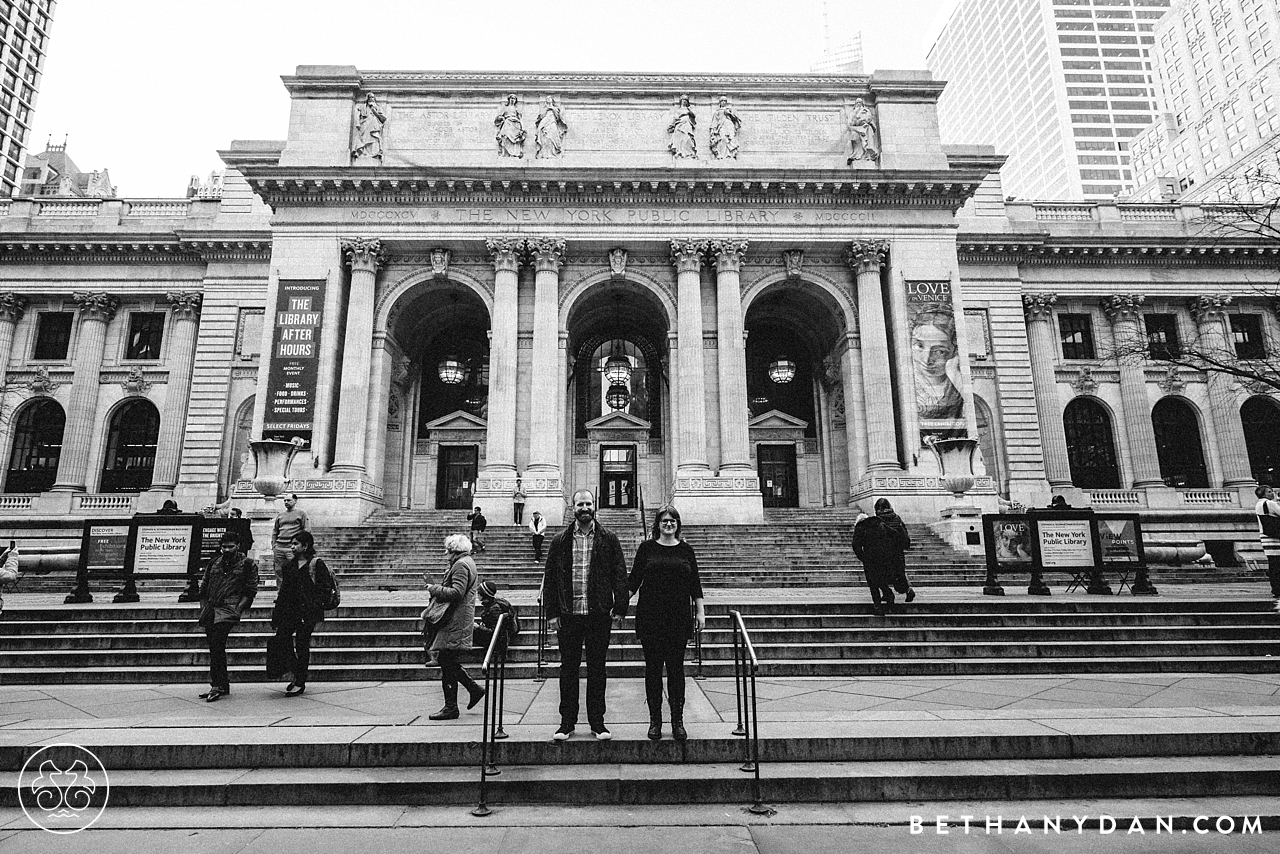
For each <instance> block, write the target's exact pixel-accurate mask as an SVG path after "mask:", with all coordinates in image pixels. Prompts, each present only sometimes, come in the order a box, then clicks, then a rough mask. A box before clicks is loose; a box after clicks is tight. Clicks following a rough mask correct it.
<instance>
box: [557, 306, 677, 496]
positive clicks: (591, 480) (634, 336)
mask: <svg viewBox="0 0 1280 854" xmlns="http://www.w3.org/2000/svg"><path fill="white" fill-rule="evenodd" d="M568 329H569V359H570V360H571V361H570V365H569V370H570V377H569V389H568V395H567V398H566V399H567V400H568V401H570V403H571V405H570V406H569V407H567V408H568V410H569V411H568V412H567V413H566V415H567V417H568V418H569V419H570V423H569V424H567V425H566V427H567V433H568V435H569V436H571V437H572V439H571V442H572V445H571V447H570V448H569V449H568V453H567V455H566V458H567V459H569V460H570V464H569V467H568V469H569V472H568V475H569V476H568V478H567V484H568V485H570V486H572V488H580V487H586V488H589V489H592V490H594V491H595V493H596V501H597V504H598V506H599V507H601V508H604V509H609V508H615V509H633V508H636V507H638V506H639V505H640V504H641V503H642V501H643V503H645V504H646V505H647V506H655V505H657V504H658V503H660V502H661V501H662V500H664V498H665V497H666V496H667V494H668V492H669V483H670V465H669V460H670V456H669V454H668V442H667V441H666V440H667V437H668V436H669V433H670V431H669V427H670V412H669V407H668V404H667V399H668V396H669V394H668V393H669V389H670V382H669V377H668V376H667V368H666V366H667V347H666V342H667V330H668V325H667V322H666V312H665V311H664V310H663V307H662V305H661V304H660V303H659V302H658V300H657V299H656V298H655V297H654V295H653V294H652V293H651V292H650V291H648V290H647V289H645V288H643V287H641V286H640V285H638V284H636V283H634V282H629V281H625V280H611V281H608V282H603V283H600V284H597V285H595V286H593V287H592V288H591V289H590V290H589V291H587V292H586V293H585V294H584V295H583V296H582V297H581V298H580V299H579V300H578V301H577V302H576V303H575V304H574V305H573V307H572V309H571V310H570V312H569V316H568Z"/></svg>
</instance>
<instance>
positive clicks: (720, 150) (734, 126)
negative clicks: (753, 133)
mask: <svg viewBox="0 0 1280 854" xmlns="http://www.w3.org/2000/svg"><path fill="white" fill-rule="evenodd" d="M741 129H742V121H741V120H740V119H739V118H738V114H737V113H736V112H734V110H733V107H731V106H729V99H728V98H725V97H723V96H721V98H720V104H719V106H717V107H716V111H715V112H714V113H713V114H712V115H711V156H712V157H714V158H715V159H716V160H737V159H738V131H739V130H741Z"/></svg>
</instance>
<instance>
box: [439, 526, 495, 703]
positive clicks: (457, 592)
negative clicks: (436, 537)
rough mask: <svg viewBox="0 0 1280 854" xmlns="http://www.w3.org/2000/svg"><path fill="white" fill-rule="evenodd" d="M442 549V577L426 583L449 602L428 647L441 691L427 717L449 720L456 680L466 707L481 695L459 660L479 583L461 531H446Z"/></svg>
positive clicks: (481, 690) (466, 647)
mask: <svg viewBox="0 0 1280 854" xmlns="http://www.w3.org/2000/svg"><path fill="white" fill-rule="evenodd" d="M479 509H480V508H479V507H477V508H476V510H477V511H478V510H479ZM444 552H445V557H446V559H447V560H448V562H449V568H448V569H446V570H445V573H444V578H442V579H441V580H440V583H439V584H428V585H427V592H428V593H430V594H431V598H432V599H434V600H443V601H445V602H448V603H450V604H449V610H448V611H447V612H446V614H445V617H444V619H443V620H441V621H440V624H439V628H438V629H437V630H436V634H435V637H434V638H433V639H432V641H431V647H430V649H431V651H432V652H434V653H435V654H436V656H437V658H438V659H439V661H440V690H441V691H442V692H443V694H444V705H443V706H442V707H441V708H440V711H438V712H436V713H435V714H434V715H428V716H427V717H428V719H430V720H433V721H451V720H454V719H456V718H457V717H458V715H459V712H458V684H459V683H461V684H462V685H463V687H465V688H466V689H467V695H468V700H467V708H468V709H472V708H475V705H476V703H479V702H480V701H481V700H482V699H483V698H484V695H485V689H484V688H483V687H482V686H480V685H477V684H476V681H475V680H474V679H472V678H471V676H470V675H468V674H467V671H466V670H465V669H464V668H463V666H462V663H461V657H462V654H463V653H464V652H467V651H468V650H470V649H471V643H472V640H473V638H472V634H471V633H472V624H473V622H474V620H475V613H476V609H475V598H476V585H477V584H478V583H479V579H478V576H477V575H476V563H475V561H474V560H472V559H471V541H470V540H469V539H467V538H466V537H464V536H463V535H462V534H450V535H449V536H448V537H445V539H444Z"/></svg>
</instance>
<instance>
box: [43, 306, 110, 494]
mask: <svg viewBox="0 0 1280 854" xmlns="http://www.w3.org/2000/svg"><path fill="white" fill-rule="evenodd" d="M71 296H72V299H74V300H75V301H76V303H77V304H79V306H80V330H79V334H78V335H77V336H76V352H75V355H74V356H73V357H72V360H71V366H72V369H73V370H74V371H75V378H74V379H73V380H72V382H71V393H70V396H69V397H68V399H67V429H66V432H65V433H63V437H62V458H61V459H60V460H59V461H58V480H57V482H56V483H54V485H53V491H54V492H84V490H85V477H86V475H87V474H88V468H89V448H90V446H91V445H92V443H93V435H94V427H95V424H96V423H97V422H96V421H95V419H96V418H97V417H98V375H99V374H100V373H101V371H102V345H103V342H104V341H106V338H107V324H108V323H110V322H111V318H112V317H114V316H115V313H116V309H117V308H119V307H120V300H118V299H117V298H115V297H113V296H111V295H110V294H106V293H102V292H100V291H96V292H84V291H77V292H76V293H74V294H72V295H71Z"/></svg>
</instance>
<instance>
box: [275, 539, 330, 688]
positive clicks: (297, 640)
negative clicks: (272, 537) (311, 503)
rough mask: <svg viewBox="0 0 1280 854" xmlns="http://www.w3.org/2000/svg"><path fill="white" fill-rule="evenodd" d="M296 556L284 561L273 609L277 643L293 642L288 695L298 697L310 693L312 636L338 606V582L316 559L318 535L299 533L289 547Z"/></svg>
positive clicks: (323, 563) (319, 560) (326, 567)
mask: <svg viewBox="0 0 1280 854" xmlns="http://www.w3.org/2000/svg"><path fill="white" fill-rule="evenodd" d="M290 550H291V551H292V554H293V556H292V557H291V558H290V559H289V560H288V561H286V562H285V565H284V572H283V577H282V583H281V586H280V592H279V593H277V594H276V604H275V607H274V608H272V609H271V627H272V628H273V629H275V630H276V643H286V642H288V641H289V640H291V641H292V645H293V653H294V656H295V660H296V662H297V663H296V666H295V667H294V669H293V681H292V682H290V683H289V684H288V686H286V687H285V689H284V693H285V696H288V697H295V696H297V695H298V694H301V693H302V692H303V691H306V690H307V668H308V665H309V664H310V662H311V634H312V632H314V631H315V630H316V626H317V625H319V624H320V621H321V620H323V619H324V612H325V611H331V610H333V609H334V608H337V607H338V602H339V593H338V581H337V579H336V578H334V575H333V570H331V569H329V567H328V565H327V564H326V563H325V562H324V560H323V559H322V558H318V557H316V541H315V536H314V535H312V533H311V532H310V531H299V532H298V533H297V534H296V535H295V536H294V538H293V542H292V544H291V545H290Z"/></svg>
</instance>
